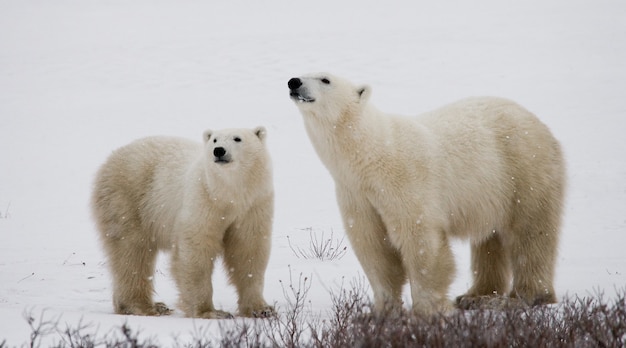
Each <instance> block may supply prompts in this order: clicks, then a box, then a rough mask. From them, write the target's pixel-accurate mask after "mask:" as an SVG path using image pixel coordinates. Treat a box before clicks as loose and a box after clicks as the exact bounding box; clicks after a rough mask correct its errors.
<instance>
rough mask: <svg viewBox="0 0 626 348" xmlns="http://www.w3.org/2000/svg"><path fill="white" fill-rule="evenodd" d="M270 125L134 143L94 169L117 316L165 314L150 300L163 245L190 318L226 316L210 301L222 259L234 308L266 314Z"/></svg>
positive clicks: (95, 202) (96, 200)
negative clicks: (234, 297)
mask: <svg viewBox="0 0 626 348" xmlns="http://www.w3.org/2000/svg"><path fill="white" fill-rule="evenodd" d="M265 139H266V131H265V128H263V127H258V128H255V129H227V130H221V131H210V130H208V131H206V132H205V133H204V141H203V143H200V142H194V141H190V140H185V139H180V138H173V137H150V138H145V139H140V140H137V141H135V142H133V143H131V144H129V145H127V146H124V147H122V148H120V149H118V150H116V151H115V152H113V153H112V154H111V156H110V157H109V158H108V160H107V161H106V163H105V164H104V165H102V167H101V168H100V170H99V171H98V173H97V176H96V180H95V187H94V190H93V196H92V202H91V203H92V210H93V216H94V219H95V221H96V224H97V227H98V230H99V232H100V237H101V238H100V239H101V241H102V245H103V246H104V250H105V252H106V255H107V256H108V263H109V266H110V270H111V273H112V277H113V305H114V308H115V312H116V313H120V314H135V315H162V314H168V313H169V312H170V309H169V308H168V307H167V306H166V305H165V304H163V303H154V302H153V300H152V293H153V290H154V287H153V283H152V277H153V274H154V271H155V262H156V258H157V252H158V251H159V250H166V251H171V272H172V275H173V278H174V279H175V281H176V284H177V287H178V290H179V293H180V294H179V295H180V303H179V305H180V307H181V309H182V310H183V311H184V313H185V315H186V316H188V317H198V318H229V317H232V316H231V315H230V314H229V313H227V312H223V311H220V310H217V309H215V307H214V306H213V286H212V282H211V275H212V272H213V265H214V262H215V260H216V258H217V257H218V256H221V255H223V259H224V264H225V266H226V269H227V273H228V275H229V280H230V282H231V283H232V284H233V285H234V286H235V288H236V290H237V294H238V297H239V301H238V308H239V314H240V315H244V316H267V315H270V314H271V313H272V307H270V306H268V305H267V303H266V302H265V300H264V299H263V286H264V277H265V269H266V266H267V262H268V258H269V255H270V248H271V225H272V216H273V209H274V206H273V204H274V191H273V186H272V171H271V163H270V157H269V154H268V151H267V149H266V144H265Z"/></svg>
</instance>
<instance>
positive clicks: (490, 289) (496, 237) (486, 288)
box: [456, 231, 511, 309]
mask: <svg viewBox="0 0 626 348" xmlns="http://www.w3.org/2000/svg"><path fill="white" fill-rule="evenodd" d="M505 248H506V247H505V246H504V244H503V243H502V238H501V236H500V232H497V231H494V233H493V234H492V235H491V236H489V238H488V239H486V240H482V241H479V242H474V243H472V246H471V253H472V256H471V263H472V277H473V280H474V281H473V285H472V287H471V288H470V289H469V290H468V291H467V293H465V294H464V295H461V296H459V297H457V298H456V304H457V306H458V307H459V308H461V309H474V308H477V307H482V306H483V305H487V304H486V302H488V301H490V299H491V298H495V297H499V296H500V297H501V296H504V295H507V294H508V290H509V288H510V281H511V263H510V258H509V252H508V250H506V249H505Z"/></svg>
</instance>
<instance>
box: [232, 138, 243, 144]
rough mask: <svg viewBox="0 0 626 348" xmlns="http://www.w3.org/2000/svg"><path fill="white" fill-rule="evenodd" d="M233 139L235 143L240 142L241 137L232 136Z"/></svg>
mask: <svg viewBox="0 0 626 348" xmlns="http://www.w3.org/2000/svg"><path fill="white" fill-rule="evenodd" d="M233 140H234V141H235V142H236V143H239V142H241V138H240V137H234V138H233Z"/></svg>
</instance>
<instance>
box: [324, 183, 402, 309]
mask: <svg viewBox="0 0 626 348" xmlns="http://www.w3.org/2000/svg"><path fill="white" fill-rule="evenodd" d="M336 190H337V201H338V203H339V208H340V210H341V216H342V218H343V223H344V228H345V230H346V234H347V235H348V239H349V240H350V244H351V245H352V248H353V249H354V253H355V254H356V256H357V258H358V259H359V262H360V264H361V266H362V268H363V271H364V272H365V275H366V276H367V279H368V280H369V282H370V285H371V286H372V290H373V292H374V309H375V311H376V312H378V313H384V312H386V311H389V310H392V311H394V310H398V309H400V308H401V307H402V301H401V295H402V287H403V286H404V284H405V283H406V274H405V268H404V267H403V264H402V259H401V255H400V253H399V252H398V249H396V248H395V247H394V246H393V245H392V244H391V241H390V240H389V236H388V235H387V230H386V228H385V225H384V223H383V221H382V219H381V217H380V215H379V214H378V212H377V211H376V210H375V209H374V208H373V207H372V206H371V205H370V203H369V201H368V200H367V199H366V198H365V197H363V196H362V195H361V194H359V193H356V192H354V191H350V190H348V189H345V188H342V187H341V186H339V185H337V187H336Z"/></svg>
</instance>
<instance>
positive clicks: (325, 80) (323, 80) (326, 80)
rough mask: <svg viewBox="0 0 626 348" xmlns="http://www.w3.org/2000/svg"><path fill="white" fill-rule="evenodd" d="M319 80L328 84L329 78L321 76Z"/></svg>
mask: <svg viewBox="0 0 626 348" xmlns="http://www.w3.org/2000/svg"><path fill="white" fill-rule="evenodd" d="M320 81H322V83H323V84H326V85H330V80H329V79H327V78H325V77H324V78H322V79H321V80H320Z"/></svg>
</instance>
